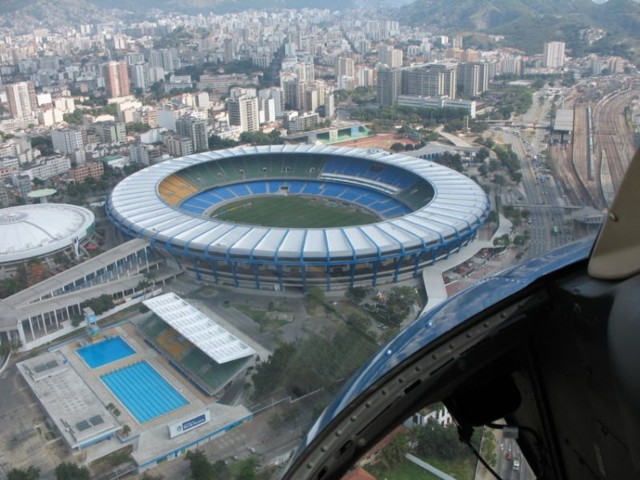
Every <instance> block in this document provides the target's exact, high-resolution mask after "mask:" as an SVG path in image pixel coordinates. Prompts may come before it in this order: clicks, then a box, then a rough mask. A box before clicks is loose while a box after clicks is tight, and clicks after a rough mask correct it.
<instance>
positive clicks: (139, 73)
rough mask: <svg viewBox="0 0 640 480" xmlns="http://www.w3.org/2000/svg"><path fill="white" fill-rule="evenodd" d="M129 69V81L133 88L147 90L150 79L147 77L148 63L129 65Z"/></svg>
mask: <svg viewBox="0 0 640 480" xmlns="http://www.w3.org/2000/svg"><path fill="white" fill-rule="evenodd" d="M129 69H130V70H131V81H132V83H133V86H134V88H140V89H141V90H143V91H145V92H146V91H147V90H149V87H150V86H151V81H150V78H149V65H147V64H146V63H143V62H140V63H135V64H133V65H130V66H129Z"/></svg>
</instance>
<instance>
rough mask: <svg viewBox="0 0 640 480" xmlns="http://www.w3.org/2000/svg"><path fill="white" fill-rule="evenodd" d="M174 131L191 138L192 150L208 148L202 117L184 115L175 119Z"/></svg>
mask: <svg viewBox="0 0 640 480" xmlns="http://www.w3.org/2000/svg"><path fill="white" fill-rule="evenodd" d="M176 132H177V133H178V135H180V136H182V137H187V138H189V139H191V143H192V145H193V151H194V152H204V151H205V150H208V149H209V139H208V137H207V122H206V120H204V119H202V118H196V117H191V116H184V117H181V118H179V119H177V120H176Z"/></svg>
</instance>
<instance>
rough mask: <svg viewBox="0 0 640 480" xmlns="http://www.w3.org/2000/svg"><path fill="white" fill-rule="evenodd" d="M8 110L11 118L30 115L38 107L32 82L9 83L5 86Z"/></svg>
mask: <svg viewBox="0 0 640 480" xmlns="http://www.w3.org/2000/svg"><path fill="white" fill-rule="evenodd" d="M6 91H7V100H8V102H9V110H10V111H11V115H12V116H13V118H22V117H29V116H32V115H33V114H34V113H35V112H36V110H37V109H38V98H37V96H36V89H35V86H34V85H33V82H18V83H10V84H9V85H7V86H6Z"/></svg>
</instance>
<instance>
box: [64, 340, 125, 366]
mask: <svg viewBox="0 0 640 480" xmlns="http://www.w3.org/2000/svg"><path fill="white" fill-rule="evenodd" d="M76 352H77V353H78V355H80V357H82V359H83V360H84V361H85V362H87V365H89V367H91V368H98V367H101V366H102V365H106V364H107V363H111V362H115V361H116V360H120V359H121V358H125V357H128V356H129V355H133V354H134V353H136V351H135V350H134V349H133V348H131V347H130V346H129V344H128V343H127V342H125V341H124V340H123V339H122V338H120V337H111V338H107V339H106V340H102V341H101V342H98V343H94V344H92V345H88V346H86V347H82V348H79V349H78V350H76Z"/></svg>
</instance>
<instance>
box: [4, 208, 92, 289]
mask: <svg viewBox="0 0 640 480" xmlns="http://www.w3.org/2000/svg"><path fill="white" fill-rule="evenodd" d="M94 229H95V218H94V215H93V213H92V212H91V211H90V210H87V209H86V208H83V207H78V206H76V205H67V204H62V203H46V204H35V205H21V206H18V207H9V208H3V209H2V210H0V278H5V277H9V276H12V275H13V274H14V273H15V272H16V269H17V268H18V266H19V265H23V264H24V263H25V262H27V261H29V260H30V259H33V258H38V259H41V260H46V259H47V258H48V257H52V256H54V255H55V254H56V253H59V252H67V253H70V254H71V255H72V256H74V257H75V256H77V254H78V253H77V249H78V248H80V245H82V244H84V243H86V242H87V241H88V239H89V236H90V235H91V233H93V231H94Z"/></svg>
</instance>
